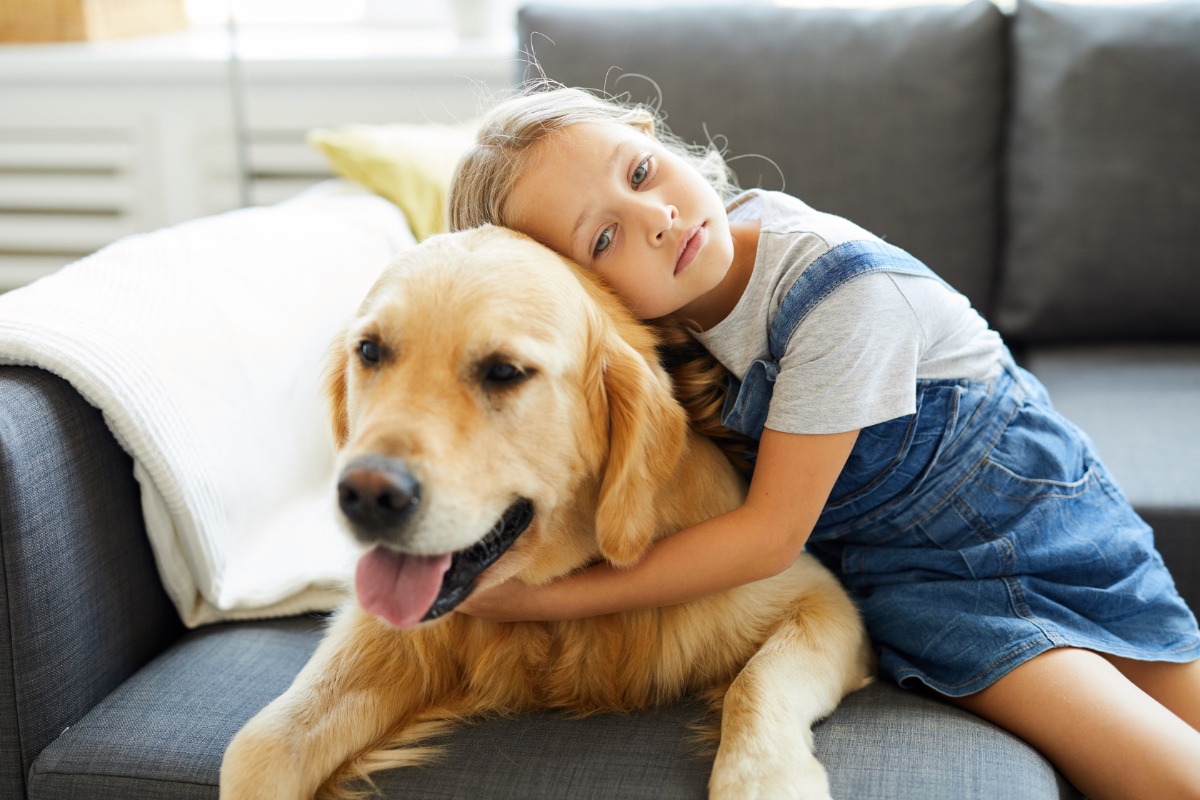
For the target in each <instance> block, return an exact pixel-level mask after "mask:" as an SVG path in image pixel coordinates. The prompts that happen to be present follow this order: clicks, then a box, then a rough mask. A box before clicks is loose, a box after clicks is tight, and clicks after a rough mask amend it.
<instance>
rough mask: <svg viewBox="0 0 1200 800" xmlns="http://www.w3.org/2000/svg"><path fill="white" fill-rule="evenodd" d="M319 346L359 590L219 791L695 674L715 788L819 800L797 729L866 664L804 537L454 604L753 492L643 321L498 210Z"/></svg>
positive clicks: (852, 620)
mask: <svg viewBox="0 0 1200 800" xmlns="http://www.w3.org/2000/svg"><path fill="white" fill-rule="evenodd" d="M331 353H332V355H331V359H330V367H329V372H328V383H327V388H328V392H329V396H330V400H331V405H332V409H333V411H332V416H333V427H334V431H335V436H336V439H337V443H338V445H339V457H338V468H339V470H340V473H339V474H340V476H341V483H340V484H339V502H340V503H341V507H342V510H343V512H344V516H345V517H346V522H347V527H348V529H349V530H350V532H351V534H352V535H353V536H354V537H355V538H356V539H357V540H358V541H359V543H360V544H361V545H362V546H363V548H364V550H365V553H364V555H363V556H362V558H361V560H360V561H359V565H358V573H357V577H356V588H357V595H358V598H357V599H358V602H356V603H353V604H350V605H348V606H347V607H346V608H344V609H342V610H341V611H340V612H339V613H338V615H337V616H336V617H335V619H334V621H333V622H332V624H331V626H330V628H329V630H328V632H327V634H326V636H325V638H324V639H323V641H322V642H321V644H320V646H319V647H318V649H317V651H316V652H315V653H314V655H313V657H312V659H311V660H310V661H309V662H308V664H307V665H306V666H305V667H304V669H303V670H302V671H301V672H300V674H299V675H298V676H297V677H296V679H295V681H294V682H293V683H292V685H291V687H290V688H289V689H288V690H287V691H286V692H285V693H284V694H283V695H282V696H280V697H279V698H278V699H276V700H275V701H273V702H272V703H271V704H270V705H268V706H267V707H266V708H265V709H263V710H262V711H261V712H259V713H258V714H257V715H256V716H255V717H254V718H253V719H251V720H250V721H249V722H248V723H247V724H246V726H245V727H244V728H243V729H242V730H241V731H240V732H239V733H238V734H237V736H236V737H235V738H234V739H233V741H232V742H231V743H230V745H229V748H228V750H227V751H226V753H225V759H224V762H223V764H222V767H221V797H222V798H224V799H225V800H248V799H249V798H309V797H313V796H314V795H315V794H321V795H322V796H337V795H338V794H339V793H340V792H341V791H343V790H344V787H345V784H346V782H348V781H351V780H353V779H354V778H356V777H362V776H365V775H367V774H369V773H371V772H373V771H376V770H380V769H385V768H390V767H396V766H405V765H411V764H416V763H420V762H421V761H422V760H423V759H425V758H427V757H428V755H429V751H428V749H423V748H420V747H414V746H413V745H415V744H417V743H419V742H420V740H422V739H423V738H427V737H428V736H429V735H430V734H432V733H434V732H437V731H440V730H442V729H443V728H444V727H445V725H446V724H448V723H449V722H450V721H453V720H458V719H463V718H466V717H474V716H482V715H488V714H490V713H518V712H524V711H530V710H533V709H544V708H556V709H566V710H568V711H571V712H576V713H580V714H588V713H594V712H605V711H627V710H633V709H643V708H647V707H649V706H652V705H655V704H660V703H670V702H672V701H675V700H678V699H680V698H682V697H684V696H685V695H688V694H692V693H699V692H708V693H709V695H710V697H712V698H713V703H714V707H715V708H716V710H719V711H720V712H721V723H720V744H719V748H718V750H717V755H716V759H715V762H714V764H713V769H712V776H711V778H710V780H709V796H710V797H712V798H737V799H738V800H746V799H747V798H785V797H786V798H827V797H829V789H828V781H827V779H826V776H825V772H824V769H823V768H822V767H821V765H820V764H819V763H818V762H817V760H816V758H815V757H814V756H813V753H812V734H811V727H812V724H813V723H814V722H815V721H816V720H818V719H820V718H822V717H824V716H826V715H828V714H829V713H830V712H832V711H833V709H834V707H835V706H836V705H837V704H838V702H839V701H840V700H841V698H842V697H843V696H845V695H846V694H847V693H848V692H850V691H853V690H855V689H857V688H859V687H861V686H862V685H864V684H865V683H866V682H867V681H868V680H869V679H870V675H871V671H872V664H871V661H872V656H871V653H870V648H869V646H868V643H867V640H866V637H865V634H864V631H863V627H862V624H861V621H860V619H859V616H858V613H857V610H856V609H855V607H854V605H853V604H852V602H851V601H850V599H849V598H848V597H847V596H846V595H845V593H844V592H843V591H842V588H841V587H840V585H839V584H838V582H837V580H836V579H835V578H834V577H833V576H832V575H831V574H830V573H829V572H828V571H826V570H825V569H824V568H823V567H821V566H820V565H818V563H817V562H816V561H815V560H814V559H813V558H811V557H810V556H808V555H807V554H805V555H802V556H801V557H800V559H799V560H798V561H796V563H795V565H794V566H792V567H791V568H789V569H788V570H786V571H785V572H783V573H782V574H780V575H778V576H776V577H774V578H771V579H769V580H764V581H759V582H757V583H752V584H749V585H746V586H742V587H739V588H736V589H733V590H731V591H727V592H723V593H719V594H716V595H712V596H709V597H706V598H703V599H701V600H698V601H695V602H690V603H684V604H680V605H675V606H670V607H666V608H658V609H651V610H646V611H636V612H628V613H621V614H611V615H608V616H602V617H596V618H591V619H581V620H574V621H567V622H532V623H507V624H501V623H493V622H487V621H483V620H480V619H476V618H473V617H468V616H466V615H463V614H458V613H450V612H451V611H452V609H453V607H454V606H455V605H456V604H457V603H458V602H460V601H461V600H462V599H463V598H464V597H466V596H467V594H469V593H470V591H471V590H472V588H474V587H476V586H478V587H480V588H485V587H488V586H492V585H495V584H497V583H499V582H500V581H504V580H508V579H510V578H517V579H519V580H522V581H525V582H527V583H531V584H540V583H543V582H546V581H550V580H553V579H554V578H556V577H559V576H562V575H566V574H567V573H570V572H572V571H574V570H578V569H580V568H582V567H585V566H587V565H589V564H592V563H596V562H598V561H600V560H602V559H603V560H607V561H609V562H611V563H612V564H613V565H615V566H618V567H624V566H628V565H632V564H635V563H637V561H638V559H639V558H640V557H641V555H642V554H643V553H644V552H645V550H646V548H647V547H649V546H650V545H651V543H652V542H654V541H655V540H656V539H658V538H660V537H664V536H669V535H671V534H672V533H674V532H675V531H678V530H680V529H682V528H685V527H687V526H689V525H692V524H695V523H698V522H700V521H702V520H705V519H708V518H710V517H713V516H716V515H718V514H720V513H723V512H725V511H728V510H730V509H732V508H734V507H736V506H737V505H739V503H740V502H741V500H742V499H743V497H744V493H745V489H746V486H745V484H744V482H743V481H742V480H741V478H740V477H739V476H738V475H737V473H736V472H735V471H734V470H733V468H732V467H731V466H730V465H729V463H728V461H727V460H726V459H725V457H724V456H723V455H722V453H721V452H720V451H719V450H718V449H717V448H716V447H715V446H714V445H713V444H712V442H711V441H709V440H708V439H705V438H703V437H700V436H698V435H696V434H695V433H693V432H691V431H690V430H689V427H688V423H687V419H686V416H685V412H684V411H683V409H682V408H681V407H680V405H679V404H678V403H677V402H676V401H675V399H674V397H673V396H672V388H671V381H670V378H669V377H668V375H667V374H666V373H665V372H664V371H663V369H662V368H661V367H660V365H659V363H658V358H657V354H656V350H655V337H654V335H653V333H652V331H651V330H650V329H649V328H647V327H646V326H644V325H642V324H640V323H639V322H637V321H636V320H635V319H634V318H633V317H632V316H630V314H629V313H628V312H627V311H626V310H625V309H624V307H623V306H622V305H621V304H620V302H619V301H618V300H616V299H615V297H614V296H613V295H612V294H611V293H610V292H608V291H607V290H606V289H604V288H603V287H602V286H601V285H600V283H599V282H598V281H597V280H595V279H594V278H593V277H592V276H591V275H590V274H589V273H587V272H585V271H583V270H581V269H580V268H579V267H577V266H575V265H574V264H572V263H571V262H569V261H567V260H565V259H562V258H560V257H559V256H557V255H555V254H554V253H552V252H551V251H550V250H548V249H546V248H544V247H542V246H541V245H539V244H537V243H536V242H534V241H533V240H531V239H529V238H527V237H524V236H522V235H520V234H517V233H514V232H512V231H508V230H505V229H502V228H491V227H485V228H480V229H477V230H473V231H466V232H462V233H456V234H446V235H443V236H438V237H433V238H431V239H429V240H427V241H426V242H424V243H423V244H421V245H419V246H417V247H415V248H413V249H411V250H408V251H406V252H405V253H404V254H403V255H401V256H400V257H399V258H398V259H397V260H396V262H395V263H393V264H392V265H391V266H390V267H389V268H388V269H387V270H386V272H385V273H384V274H383V275H382V276H381V277H380V279H379V281H378V282H377V283H376V285H375V286H374V288H373V289H372V290H371V292H370V294H369V295H368V296H367V298H366V300H365V301H364V302H363V305H362V307H361V309H360V310H359V312H358V315H357V317H356V319H355V320H354V321H353V323H352V325H351V327H350V328H349V329H348V331H347V333H346V335H345V337H344V338H343V339H340V340H339V341H338V342H336V343H335V345H334V347H333V349H332V350H331ZM364 606H366V607H367V608H369V609H370V610H371V611H372V612H374V613H368V612H367V611H366V610H364ZM385 619H386V620H389V621H390V622H391V623H394V624H395V625H398V626H407V627H399V628H398V627H393V625H392V624H389V622H388V621H384V620H385Z"/></svg>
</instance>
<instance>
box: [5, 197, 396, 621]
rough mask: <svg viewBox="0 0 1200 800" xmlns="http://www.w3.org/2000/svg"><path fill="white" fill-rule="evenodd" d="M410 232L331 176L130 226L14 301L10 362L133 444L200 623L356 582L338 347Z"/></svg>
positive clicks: (188, 607) (297, 602)
mask: <svg viewBox="0 0 1200 800" xmlns="http://www.w3.org/2000/svg"><path fill="white" fill-rule="evenodd" d="M412 244H413V238H412V235H411V234H410V233H409V230H408V226H407V224H406V223H405V220H404V217H403V215H402V214H401V213H400V212H399V211H398V210H397V209H396V208H395V207H394V206H393V205H391V204H390V203H388V202H387V201H385V200H382V199H380V198H378V197H375V196H373V195H366V194H361V193H358V192H355V191H352V190H351V191H344V190H340V189H338V188H336V185H335V188H334V189H332V190H329V189H326V190H324V191H315V192H309V193H308V194H306V195H302V196H301V197H299V198H297V199H295V200H291V201H288V202H286V203H282V204H280V205H277V206H273V207H269V208H255V209H247V210H243V211H235V212H232V213H229V214H223V215H220V216H215V217H209V218H206V219H201V220H197V221H194V222H188V223H185V224H182V225H177V226H175V227H172V228H167V229H164V230H160V231H157V232H155V233H150V234H143V235H138V236H132V237H129V238H126V239H123V240H121V241H119V242H117V243H115V244H113V245H111V246H109V247H107V248H105V249H104V250H101V251H100V252H99V253H96V254H95V255H93V256H90V257H88V258H85V259H83V260H81V261H78V262H76V263H75V264H72V265H70V266H68V267H65V268H64V269H63V270H61V271H59V272H57V273H55V274H54V275H51V276H49V277H47V278H43V279H42V280H40V281H37V282H36V283H34V284H32V285H30V286H27V287H25V288H22V289H19V290H16V291H13V292H9V293H7V294H5V295H0V363H3V364H22V365H34V366H38V367H41V368H43V369H46V370H49V371H50V372H53V373H55V374H57V375H60V376H62V377H63V378H65V379H67V380H68V381H70V382H71V384H72V385H73V386H74V387H75V388H76V389H77V390H78V391H79V392H80V393H81V394H82V395H83V396H84V397H85V398H86V399H87V400H88V402H90V403H91V404H92V405H94V406H96V407H98V408H99V409H100V410H101V411H102V412H103V414H104V419H105V421H106V422H107V423H108V427H109V428H110V429H111V430H112V432H113V434H114V435H115V436H116V438H117V441H119V442H120V443H121V445H122V446H123V447H124V448H125V450H126V451H127V452H128V453H129V454H130V455H131V456H132V457H133V461H134V475H135V476H136V478H137V480H138V483H139V484H140V485H141V492H142V510H143V512H144V514H145V519H146V531H147V533H148V535H149V538H150V544H151V546H152V548H153V550H154V555H155V559H156V561H157V564H158V569H159V574H160V576H161V578H162V582H163V585H164V587H165V588H166V591H167V594H168V595H169V596H170V598H171V600H172V601H173V602H174V603H175V605H176V607H177V608H178V609H179V614H180V616H181V617H182V618H183V621H184V622H185V623H186V624H187V625H188V626H191V627H194V626H197V625H203V624H205V623H210V622H216V621H220V620H231V619H246V618H252V617H270V616H284V615H289V614H296V613H301V612H304V611H311V610H319V609H320V610H323V609H329V608H332V607H334V606H335V605H336V604H337V603H338V602H339V601H340V600H341V599H342V598H343V597H344V596H345V595H344V592H345V590H346V587H347V586H348V580H349V577H350V575H351V570H352V566H353V557H354V551H353V549H352V546H351V544H350V541H349V538H348V537H347V536H346V535H345V534H344V533H343V532H342V531H341V530H339V528H338V525H337V522H336V519H335V516H334V512H335V493H334V489H333V444H332V440H331V436H330V431H329V426H328V422H327V419H328V416H327V413H326V410H325V405H324V399H323V397H322V396H321V389H320V384H321V373H322V368H323V361H324V357H325V353H326V350H327V348H328V346H329V344H330V342H331V341H332V340H333V337H334V336H335V334H336V333H337V332H338V331H340V330H341V328H342V326H343V325H344V324H345V323H346V322H347V321H348V320H349V319H350V317H351V316H352V315H353V314H354V312H355V310H356V309H357V308H358V305H359V303H360V302H361V301H362V299H363V297H364V296H365V295H366V292H367V290H368V289H369V288H370V287H371V284H372V283H373V282H374V280H375V278H376V277H377V276H378V275H379V273H380V272H381V271H382V269H383V268H384V267H385V266H387V264H388V263H389V262H390V261H391V260H392V259H393V257H394V256H395V255H396V254H397V253H398V252H399V251H400V250H402V249H404V248H406V247H409V246H411V245H412Z"/></svg>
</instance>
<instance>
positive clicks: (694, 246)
mask: <svg viewBox="0 0 1200 800" xmlns="http://www.w3.org/2000/svg"><path fill="white" fill-rule="evenodd" d="M707 240H708V230H707V229H706V228H705V227H704V226H703V225H697V226H696V227H694V228H692V229H691V230H690V231H688V232H687V234H686V235H685V236H684V237H683V238H682V239H680V240H679V243H680V245H681V247H682V250H681V251H680V252H679V254H678V255H677V256H676V257H675V274H676V275H678V274H679V273H681V272H683V271H684V270H685V269H687V268H688V265H689V264H691V263H692V262H693V261H695V260H696V254H697V253H699V252H700V248H701V247H704V243H705V242H706V241H707Z"/></svg>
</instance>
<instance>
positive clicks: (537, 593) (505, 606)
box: [454, 578, 551, 622]
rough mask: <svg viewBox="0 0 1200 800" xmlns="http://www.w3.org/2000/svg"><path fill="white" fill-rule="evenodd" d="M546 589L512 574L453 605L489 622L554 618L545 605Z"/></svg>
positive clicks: (537, 620) (534, 620)
mask: <svg viewBox="0 0 1200 800" xmlns="http://www.w3.org/2000/svg"><path fill="white" fill-rule="evenodd" d="M546 594H547V590H546V588H545V587H542V586H530V585H529V584H527V583H524V582H522V581H519V580H517V579H516V578H511V579H509V580H507V581H505V582H504V583H501V584H497V585H496V586H493V587H491V588H490V589H482V590H480V589H476V590H475V591H473V592H471V594H470V595H469V596H468V597H467V599H466V600H464V601H462V602H461V603H459V604H458V606H457V607H456V608H455V609H454V610H455V611H459V612H461V613H463V614H466V615H467V616H470V617H478V618H479V619H486V620H488V621H489V622H540V621H544V620H548V619H551V616H550V615H548V614H546V613H545V612H544V611H542V609H544V608H545V605H544V604H542V603H539V600H544V599H545V595H546Z"/></svg>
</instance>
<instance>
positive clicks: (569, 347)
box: [326, 227, 687, 627]
mask: <svg viewBox="0 0 1200 800" xmlns="http://www.w3.org/2000/svg"><path fill="white" fill-rule="evenodd" d="M654 345H655V341H654V337H653V335H652V333H651V332H650V331H649V330H648V329H647V328H645V327H644V326H643V325H641V324H640V323H638V322H637V321H636V320H634V319H633V318H632V317H631V316H630V315H629V313H628V312H627V311H625V309H624V307H623V306H622V305H621V304H620V303H619V302H618V301H617V300H616V299H615V298H614V297H613V296H612V295H611V293H609V292H608V291H607V290H605V289H604V288H603V287H601V286H600V285H599V284H598V282H597V281H596V280H595V279H594V278H592V277H591V275H590V274H588V273H586V272H584V271H583V270H581V269H580V268H578V267H577V266H575V265H574V264H572V263H571V262H569V261H567V260H565V259H562V258H561V257H559V256H558V255H556V254H554V253H553V252H552V251H550V250H548V249H547V248H545V247H543V246H541V245H539V244H537V243H536V242H534V241H533V240H532V239H529V238H527V237H525V236H522V235H520V234H517V233H514V232H512V231H509V230H506V229H503V228H495V227H484V228H479V229H476V230H472V231H465V232H462V233H455V234H446V235H443V236H437V237H433V238H430V239H428V240H426V241H425V242H424V243H422V244H421V245H419V246H417V247H414V248H412V249H410V250H408V251H406V252H405V253H404V254H402V255H401V256H400V257H399V258H398V259H397V260H396V261H395V262H394V263H393V264H392V265H391V266H390V267H389V268H388V269H387V271H386V272H385V273H384V274H383V275H382V276H381V277H380V279H379V281H378V282H377V283H376V285H375V286H374V288H373V289H372V290H371V292H370V293H369V294H368V296H367V298H366V300H365V301H364V302H363V305H362V307H361V308H360V309H359V312H358V315H357V316H356V318H355V319H354V321H353V322H352V323H351V325H350V327H349V328H348V330H347V331H346V333H345V335H344V336H342V337H339V338H338V340H337V341H335V343H334V345H333V347H332V349H331V354H330V359H329V366H328V372H327V383H326V386H327V391H328V395H329V399H330V405H331V409H332V421H333V428H334V434H335V437H336V440H337V443H338V447H339V456H338V467H337V468H338V475H339V483H338V500H339V504H340V506H341V509H342V513H343V517H344V519H345V521H346V523H347V527H348V529H349V530H350V532H351V534H352V535H353V536H354V538H355V539H356V540H357V541H358V542H359V543H360V544H361V545H362V546H363V547H364V548H365V549H366V552H365V553H364V555H363V556H362V557H361V558H360V560H359V564H358V569H357V574H356V589H357V592H358V596H359V601H360V602H361V603H362V605H363V607H364V608H366V609H367V610H368V611H369V612H371V613H373V614H376V615H377V616H380V617H382V618H384V619H386V620H387V621H388V622H390V623H391V624H393V625H395V626H397V627H407V626H409V625H413V624H416V623H417V622H420V621H424V620H428V619H433V618H435V617H438V616H440V615H442V614H444V613H446V612H447V611H449V610H451V609H453V608H454V607H455V606H456V605H457V604H458V603H459V602H461V601H462V600H463V599H464V598H465V597H466V596H467V595H468V594H469V593H470V592H471V590H472V589H473V588H474V587H475V586H476V585H477V584H478V585H493V584H495V583H498V582H500V581H502V580H506V579H508V578H510V577H514V576H515V577H519V578H521V579H523V580H526V581H528V582H531V583H537V582H543V581H546V580H550V579H551V578H553V577H556V576H559V575H563V574H566V573H568V572H570V571H571V570H574V569H577V568H579V567H581V566H583V565H586V564H588V563H590V562H593V561H596V560H598V559H599V558H601V557H602V558H604V559H607V560H608V561H610V562H612V563H614V564H616V565H618V566H624V565H629V564H632V563H634V562H636V561H637V560H638V559H639V558H640V557H641V555H642V553H643V552H644V551H645V549H646V548H647V547H648V546H649V545H650V543H651V542H652V541H653V540H654V539H655V538H657V537H658V536H660V535H662V534H663V533H665V532H664V531H659V530H658V513H657V511H656V501H655V498H656V496H657V495H658V494H659V492H660V490H661V489H662V488H664V487H665V486H666V485H667V483H668V482H669V481H670V479H671V476H672V473H673V472H674V470H675V467H676V465H677V463H678V462H679V459H680V454H681V452H682V450H683V447H684V441H685V437H686V435H687V433H686V431H687V421H686V416H685V414H684V412H683V410H682V409H681V408H680V407H679V405H678V404H677V403H676V402H675V401H674V398H673V396H672V393H671V384H670V380H669V378H668V377H667V375H666V373H664V372H663V370H662V369H661V368H660V367H659V366H658V363H657V359H656V355H655V349H654Z"/></svg>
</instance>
